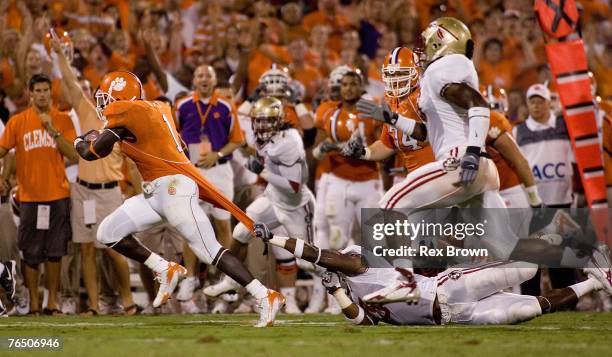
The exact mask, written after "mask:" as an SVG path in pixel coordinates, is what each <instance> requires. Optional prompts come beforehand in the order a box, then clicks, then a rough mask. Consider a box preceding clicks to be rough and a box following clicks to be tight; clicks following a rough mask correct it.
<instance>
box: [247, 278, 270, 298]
mask: <svg viewBox="0 0 612 357" xmlns="http://www.w3.org/2000/svg"><path fill="white" fill-rule="evenodd" d="M245 288H246V289H247V291H248V292H249V294H251V295H253V297H255V299H257V300H259V299H263V298H265V297H266V296H268V288H266V287H265V286H264V285H263V284H262V283H260V282H259V280H257V279H253V281H251V282H250V283H248V284H247V285H246V286H245Z"/></svg>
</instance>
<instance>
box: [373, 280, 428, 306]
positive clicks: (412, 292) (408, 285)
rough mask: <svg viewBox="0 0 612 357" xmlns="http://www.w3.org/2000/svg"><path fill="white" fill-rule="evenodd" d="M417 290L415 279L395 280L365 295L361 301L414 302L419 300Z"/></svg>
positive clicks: (383, 302) (380, 302) (374, 302)
mask: <svg viewBox="0 0 612 357" xmlns="http://www.w3.org/2000/svg"><path fill="white" fill-rule="evenodd" d="M419 296H420V294H419V290H418V289H417V285H416V282H415V281H402V280H397V281H395V282H394V283H393V284H391V285H389V286H386V287H384V288H382V289H380V290H377V291H375V292H373V293H370V294H368V295H365V296H364V297H363V301H364V302H365V303H366V304H387V303H390V302H408V303H415V302H417V301H418V300H419Z"/></svg>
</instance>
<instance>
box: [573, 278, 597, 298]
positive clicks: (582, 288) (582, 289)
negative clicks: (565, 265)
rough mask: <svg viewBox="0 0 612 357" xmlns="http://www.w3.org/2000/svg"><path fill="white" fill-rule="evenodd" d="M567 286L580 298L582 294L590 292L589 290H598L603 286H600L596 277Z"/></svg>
mask: <svg viewBox="0 0 612 357" xmlns="http://www.w3.org/2000/svg"><path fill="white" fill-rule="evenodd" d="M569 288H570V289H572V290H574V292H575V293H576V296H578V298H581V297H583V296H584V295H586V294H588V293H590V292H591V291H594V290H600V289H602V288H603V287H602V286H601V283H600V282H599V281H598V280H597V279H594V278H588V279H587V280H585V281H583V282H580V283H578V284H574V285H570V286H569Z"/></svg>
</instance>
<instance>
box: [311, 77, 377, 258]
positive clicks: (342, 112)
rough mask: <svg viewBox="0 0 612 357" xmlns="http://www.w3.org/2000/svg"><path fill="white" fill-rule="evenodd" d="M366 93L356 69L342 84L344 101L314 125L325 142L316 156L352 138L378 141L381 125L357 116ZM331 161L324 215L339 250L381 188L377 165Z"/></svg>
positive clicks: (333, 156) (334, 155) (338, 157)
mask: <svg viewBox="0 0 612 357" xmlns="http://www.w3.org/2000/svg"><path fill="white" fill-rule="evenodd" d="M363 94H364V83H363V78H362V76H361V74H360V73H359V72H358V71H356V70H352V71H350V72H347V73H346V74H345V75H344V76H343V77H342V81H341V86H340V96H341V101H340V102H338V103H337V104H336V105H335V106H330V110H328V111H327V112H326V115H325V116H322V117H319V118H317V121H316V122H315V127H316V128H317V129H319V134H318V135H317V136H318V137H319V138H322V139H323V143H322V144H320V145H317V147H315V150H313V154H314V156H315V157H317V158H320V157H322V155H323V154H325V153H326V152H329V151H331V150H334V148H336V149H337V148H339V147H340V146H341V145H342V144H344V143H346V142H347V141H349V140H350V139H351V137H352V136H359V137H361V138H362V139H363V140H364V141H365V142H366V143H368V144H371V143H373V142H374V141H376V139H377V137H378V135H379V131H380V128H381V126H382V125H381V124H380V123H379V122H377V121H374V120H370V119H363V118H358V117H357V111H356V103H357V101H358V100H359V99H360V98H361V97H362V95H363ZM319 142H321V140H319ZM329 160H330V173H329V176H328V178H327V180H328V182H327V193H326V195H325V196H326V197H325V201H326V202H325V214H326V216H327V220H328V223H329V231H330V234H329V246H330V248H331V249H336V250H338V249H343V248H345V247H346V245H347V244H348V242H349V239H350V233H351V228H352V224H353V222H354V219H355V218H357V220H358V221H360V218H361V217H360V212H361V208H364V207H373V206H374V205H375V204H376V202H377V201H378V200H379V198H380V195H381V188H382V187H381V182H380V175H379V172H378V167H377V164H376V163H375V162H368V161H365V160H360V159H353V158H348V157H344V156H342V155H341V154H340V153H329ZM364 192H368V194H367V195H364V194H363V193H364ZM318 199H319V198H317V200H318Z"/></svg>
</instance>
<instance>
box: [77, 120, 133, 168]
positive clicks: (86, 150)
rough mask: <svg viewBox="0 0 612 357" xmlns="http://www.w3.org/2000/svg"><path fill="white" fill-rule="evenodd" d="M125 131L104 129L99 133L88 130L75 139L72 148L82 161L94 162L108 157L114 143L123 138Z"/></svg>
mask: <svg viewBox="0 0 612 357" xmlns="http://www.w3.org/2000/svg"><path fill="white" fill-rule="evenodd" d="M124 131H125V129H122V128H113V129H109V128H107V129H104V130H103V131H102V132H101V133H100V132H99V131H97V130H90V131H88V132H87V133H85V134H84V135H81V136H79V137H77V138H76V140H75V141H74V147H75V149H76V151H77V153H78V154H79V156H81V157H82V158H83V159H85V160H87V161H94V160H98V159H101V158H103V157H106V156H108V155H109V154H110V153H111V152H112V151H113V146H114V145H115V143H116V142H117V141H119V140H121V138H122V137H123V136H124V135H123V134H125V133H124Z"/></svg>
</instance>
